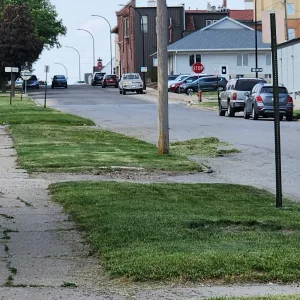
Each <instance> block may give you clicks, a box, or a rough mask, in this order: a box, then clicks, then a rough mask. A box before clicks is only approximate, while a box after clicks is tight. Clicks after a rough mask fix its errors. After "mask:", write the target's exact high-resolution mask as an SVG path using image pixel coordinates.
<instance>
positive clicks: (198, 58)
mask: <svg viewBox="0 0 300 300" xmlns="http://www.w3.org/2000/svg"><path fill="white" fill-rule="evenodd" d="M196 62H200V63H201V54H196Z"/></svg>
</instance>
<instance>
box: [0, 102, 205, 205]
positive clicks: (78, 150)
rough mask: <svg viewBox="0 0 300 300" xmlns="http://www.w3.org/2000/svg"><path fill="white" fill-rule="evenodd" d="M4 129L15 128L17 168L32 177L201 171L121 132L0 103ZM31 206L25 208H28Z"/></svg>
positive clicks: (38, 109) (29, 104) (25, 104)
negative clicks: (114, 170)
mask: <svg viewBox="0 0 300 300" xmlns="http://www.w3.org/2000/svg"><path fill="white" fill-rule="evenodd" d="M0 124H10V133H11V134H12V135H13V137H14V141H15V147H16V150H17V153H18V163H19V165H20V167H21V168H24V169H26V170H27V171H28V172H93V171H95V170H98V169H99V167H107V168H110V167H111V166H121V167H142V168H145V169H147V170H163V171H196V170H197V171H201V170H202V167H201V166H199V164H196V163H194V162H191V161H190V160H188V159H187V158H186V157H185V156H183V155H181V154H170V155H158V154H157V148H156V146H154V145H152V144H148V143H146V142H143V141H140V140H137V139H135V138H132V137H127V136H125V135H121V134H118V133H114V132H110V131H105V130H97V129H94V128H88V127H86V126H83V125H94V123H93V122H92V121H90V120H87V119H84V118H81V117H77V116H73V115H69V114H66V113H62V112H59V111H55V110H52V109H50V108H46V109H45V108H43V107H41V106H36V105H35V103H34V102H33V101H31V100H26V101H21V100H20V99H18V98H14V99H13V105H11V106H10V105H9V98H8V97H1V98H0ZM25 204H26V203H25Z"/></svg>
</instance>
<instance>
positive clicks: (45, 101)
mask: <svg viewBox="0 0 300 300" xmlns="http://www.w3.org/2000/svg"><path fill="white" fill-rule="evenodd" d="M47 81H48V72H47V70H46V86H45V100H44V108H46V103H47V88H48V87H47Z"/></svg>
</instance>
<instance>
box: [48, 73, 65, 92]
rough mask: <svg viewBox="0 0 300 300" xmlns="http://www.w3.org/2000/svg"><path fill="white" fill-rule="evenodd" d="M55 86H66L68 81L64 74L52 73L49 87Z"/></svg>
mask: <svg viewBox="0 0 300 300" xmlns="http://www.w3.org/2000/svg"><path fill="white" fill-rule="evenodd" d="M57 87H64V88H65V89H67V88H68V82H67V78H66V77H65V75H54V76H53V79H52V84H51V88H52V89H54V88H57Z"/></svg>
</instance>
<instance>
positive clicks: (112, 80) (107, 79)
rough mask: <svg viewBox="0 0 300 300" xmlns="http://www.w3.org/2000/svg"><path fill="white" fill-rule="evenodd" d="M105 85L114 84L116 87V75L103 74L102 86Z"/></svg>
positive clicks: (104, 86)
mask: <svg viewBox="0 0 300 300" xmlns="http://www.w3.org/2000/svg"><path fill="white" fill-rule="evenodd" d="M107 86H114V87H115V88H118V77H117V75H114V74H113V75H108V74H105V75H104V77H103V82H102V87H103V88H106V87H107Z"/></svg>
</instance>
